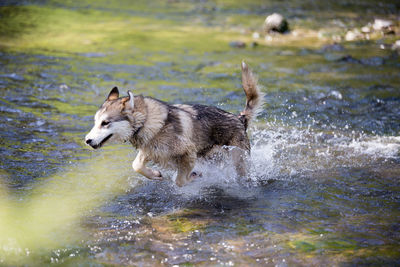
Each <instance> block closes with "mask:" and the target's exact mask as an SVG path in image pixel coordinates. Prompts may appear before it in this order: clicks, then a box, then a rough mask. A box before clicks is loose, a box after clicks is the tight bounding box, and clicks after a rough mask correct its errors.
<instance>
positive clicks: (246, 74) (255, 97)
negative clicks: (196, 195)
mask: <svg viewBox="0 0 400 267" xmlns="http://www.w3.org/2000/svg"><path fill="white" fill-rule="evenodd" d="M241 68H242V86H243V90H244V92H245V94H246V105H245V108H244V110H243V111H242V112H241V113H240V114H239V115H235V114H232V113H229V112H227V111H224V110H222V109H219V108H217V107H213V106H206V105H200V104H194V105H186V104H176V105H171V104H168V103H165V102H163V101H161V100H158V99H155V98H151V97H147V96H142V95H136V96H135V95H133V93H132V92H131V91H128V96H124V97H119V91H118V88H117V87H114V88H113V89H112V90H111V91H110V93H109V95H108V97H107V99H106V100H105V102H104V103H103V105H102V106H101V107H100V109H99V110H98V111H97V112H96V114H95V116H94V126H93V128H92V129H91V130H90V132H89V133H88V134H87V135H86V137H85V142H86V144H87V145H89V146H91V147H92V148H94V149H98V148H100V147H101V146H102V145H104V144H105V143H106V142H108V141H111V140H114V141H121V142H126V141H129V142H130V143H131V144H132V145H133V146H134V147H135V148H136V149H138V154H137V156H136V158H135V160H134V161H133V163H132V167H133V169H134V170H135V171H136V172H138V173H140V174H142V175H144V176H145V177H147V178H149V179H155V180H161V179H163V177H162V174H161V172H160V171H158V170H153V169H151V168H148V167H146V163H147V162H149V161H152V162H154V163H157V164H160V165H161V166H163V167H166V168H168V167H169V168H174V169H176V170H177V177H176V180H175V182H176V184H177V185H178V186H180V187H181V186H183V185H184V184H186V183H188V182H190V181H191V180H193V179H194V178H196V177H198V176H200V175H199V174H197V173H195V172H192V170H193V167H194V165H195V162H196V159H197V158H207V157H209V156H210V155H212V153H215V151H216V150H219V149H221V148H222V147H225V146H229V147H235V149H232V150H231V152H232V159H233V161H234V164H235V168H236V171H237V173H238V175H239V176H246V173H247V170H246V169H247V167H246V160H245V156H246V154H249V153H250V141H249V138H248V136H247V132H246V130H247V128H248V125H249V123H250V121H251V120H252V119H253V118H254V117H255V116H256V115H257V112H258V111H259V108H260V107H261V106H262V105H263V98H264V96H263V93H262V92H261V91H260V89H259V87H258V85H257V79H256V78H255V76H254V75H253V73H252V72H251V71H250V69H249V67H248V66H247V64H246V63H245V62H242V65H241Z"/></svg>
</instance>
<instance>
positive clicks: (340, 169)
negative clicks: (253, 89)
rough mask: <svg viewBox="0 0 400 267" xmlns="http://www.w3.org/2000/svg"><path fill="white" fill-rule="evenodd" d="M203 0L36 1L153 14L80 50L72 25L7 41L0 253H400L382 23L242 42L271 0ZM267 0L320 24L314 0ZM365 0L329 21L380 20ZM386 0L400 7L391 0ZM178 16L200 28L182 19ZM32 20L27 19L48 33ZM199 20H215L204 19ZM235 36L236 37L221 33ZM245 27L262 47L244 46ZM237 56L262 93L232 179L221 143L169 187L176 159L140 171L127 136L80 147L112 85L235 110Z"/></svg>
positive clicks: (133, 258) (31, 256) (202, 259)
mask: <svg viewBox="0 0 400 267" xmlns="http://www.w3.org/2000/svg"><path fill="white" fill-rule="evenodd" d="M87 2H88V1H87ZM233 2H234V1H233ZM339 2H340V1H339ZM88 3H89V2H88ZM202 3H203V2H202ZM212 3H213V2H212ZM212 3H210V2H204V3H203V4H198V5H195V4H194V3H190V4H188V6H186V4H184V3H181V4H182V5H184V6H183V7H182V6H180V5H178V6H177V8H178V9H177V10H173V9H171V7H168V5H166V6H164V4H161V6H157V7H155V6H151V5H150V7H148V6H147V7H146V8H143V7H142V5H145V4H143V3H142V2H140V4H138V7H131V6H130V5H128V4H127V3H125V2H123V4H121V5H122V6H119V5H117V4H115V3H112V2H111V4H110V3H108V2H107V1H105V2H103V1H100V2H98V3H97V4H96V3H91V2H90V3H89V4H87V5H86V2H84V3H82V4H81V5H79V6H78V7H77V8H78V9H77V11H76V10H75V7H71V5H72V4H71V3H67V4H63V3H62V2H57V1H55V2H54V3H53V2H51V1H49V2H46V1H45V2H42V1H39V2H36V4H35V5H37V6H38V7H35V8H37V9H38V10H39V11H40V10H41V8H47V6H50V7H51V8H56V9H57V10H62V11H55V12H64V10H68V12H77V13H79V12H80V13H82V14H83V15H84V16H86V15H87V17H89V18H90V16H94V15H96V17H98V16H99V14H103V13H104V14H106V15H107V16H109V13H113V14H115V16H116V17H118V16H120V17H121V21H124V19H127V20H128V21H127V22H121V21H119V20H118V21H117V22H116V23H117V24H118V23H127V25H128V26H130V27H133V28H134V27H136V26H135V24H133V22H132V21H129V19H128V18H126V16H136V17H139V18H146V19H148V20H146V21H145V22H141V23H142V24H139V25H138V26H137V29H135V30H134V32H133V33H132V34H133V35H135V34H137V33H140V34H142V35H141V36H139V37H138V36H136V35H135V36H132V37H131V39H129V38H128V39H127V41H126V42H128V43H125V39H118V38H117V37H115V36H114V37H115V38H116V39H115V46H118V47H113V46H112V43H113V41H112V40H111V41H110V40H106V41H107V42H110V44H111V45H109V44H108V43H107V45H105V46H104V47H100V48H99V47H97V46H96V45H94V44H93V45H92V44H91V43H90V44H89V45H87V46H85V47H84V48H82V49H80V48H79V47H78V48H76V47H75V46H74V45H75V44H74V43H73V41H71V47H72V48H70V47H69V48H63V47H61V46H59V44H58V43H51V42H52V41H51V40H50V41H46V42H49V44H47V45H48V46H46V45H44V44H43V43H40V42H44V41H42V40H39V41H35V40H33V41H32V43H29V45H26V44H25V43H22V44H20V43H17V48H11V49H10V47H8V48H7V45H6V46H4V45H3V46H4V48H2V49H1V50H0V51H1V52H0V87H1V90H0V114H1V116H0V125H1V129H2V130H1V131H0V140H1V141H0V156H1V161H0V176H1V186H2V188H3V189H4V190H3V191H2V194H1V195H0V200H1V203H0V204H2V207H3V211H1V212H0V218H2V222H1V223H0V233H1V234H2V236H3V237H2V238H0V242H1V247H2V248H0V249H1V253H0V260H1V261H0V262H1V263H2V264H6V265H8V264H17V265H19V264H37V265H41V264H50V263H53V264H68V265H77V264H81V265H94V266H97V265H99V266H100V265H107V264H110V265H135V266H159V265H202V266H210V265H228V266H258V265H268V266H269V265H271V266H293V265H300V266H310V265H315V266H320V265H323V264H327V265H341V266H342V265H344V266H347V265H352V266H353V265H379V266H382V265H388V266H390V265H391V266H393V265H399V264H400V252H399V251H400V234H399V233H400V180H399V178H400V164H399V163H400V154H399V151H400V135H399V130H400V71H399V70H400V63H399V58H398V54H397V52H395V51H392V50H391V49H382V43H384V42H386V41H387V40H386V39H384V38H383V37H382V38H379V39H375V40H371V41H365V40H364V41H356V42H343V43H342V44H340V45H335V46H332V45H329V43H332V42H331V41H326V40H325V39H323V40H322V41H321V40H320V39H318V37H315V36H312V37H310V38H309V37H307V36H308V35H307V36H306V37H307V38H309V39H307V40H306V41H304V40H302V39H303V38H302V37H293V36H292V35H289V36H284V37H282V38H284V41H283V42H281V41H280V40H279V38H280V37H276V36H274V37H273V39H275V40H272V41H268V40H267V41H266V40H264V39H263V38H261V39H257V40H251V32H252V31H253V30H254V29H257V28H256V26H254V25H255V22H254V21H255V19H256V18H258V19H260V21H261V22H262V21H263V19H264V17H263V14H264V13H267V11H269V10H270V6H269V5H268V4H265V5H264V6H263V8H262V10H257V8H256V5H255V4H254V5H253V6H250V7H249V8H246V7H241V6H240V5H239V6H236V5H235V4H232V6H230V5H229V4H227V5H228V7H225V8H224V6H222V7H221V3H219V4H218V3H216V4H212ZM340 3H343V6H341V8H343V9H345V10H347V9H346V5H345V4H344V3H345V2H340ZM11 4H13V3H11ZM175 4H176V3H175ZM178 4H179V2H178ZM35 5H33V6H35ZM123 5H125V7H126V10H125V8H124V6H123ZM173 5H174V3H172V6H173ZM271 5H272V8H271V10H273V11H278V10H280V8H282V9H283V10H284V12H286V14H287V15H288V16H289V18H290V19H292V21H294V22H295V29H296V27H297V29H298V32H300V34H301V33H302V31H301V30H302V29H303V28H306V29H315V28H318V26H319V25H318V23H317V22H318V19H319V16H320V14H319V13H318V11H320V9H319V8H321V10H323V9H322V8H323V7H320V6H318V5H317V4H316V6H314V5H312V3H311V2H310V3H308V2H307V5H311V7H314V9H312V10H311V11H310V10H308V9H307V7H308V6H307V5H306V4H304V5H305V6H302V4H299V3H297V2H296V1H293V4H292V9H290V8H288V9H284V7H283V6H282V4H280V2H272V3H271ZM330 5H331V7H332V8H335V7H336V5H334V4H332V3H331V4H330ZM353 5H355V7H354V6H353ZM373 6H374V2H373V1H372V2H371V3H370V2H368V4H365V5H361V7H362V8H365V9H366V10H369V11H370V13H368V12H367V14H369V15H368V16H366V17H365V18H359V17H358V18H359V19H358V20H357V19H354V16H353V15H348V16H347V15H346V14H343V13H341V11H342V9H339V8H338V9H334V10H336V12H337V13H336V14H331V16H328V17H326V18H325V21H323V23H325V24H323V26H326V27H328V26H332V25H334V26H332V27H338V28H339V29H340V28H341V27H343V26H340V25H341V24H340V23H343V24H346V25H350V26H351V27H356V26H357V25H359V24H360V25H361V24H362V23H365V22H366V21H370V20H371V19H372V18H373V13H371V9H372V10H373ZM361 7H360V6H357V4H355V3H353V4H351V5H350V4H349V6H348V8H349V10H351V11H352V12H354V14H358V15H359V16H361V15H360V14H359V13H357V12H356V11H354V8H356V9H357V8H361ZM25 8H26V9H27V10H28V11H26V12H28V13H29V12H31V11H29V10H30V9H29V8H31V6H30V5H27V6H25ZM152 8H154V10H152ZM179 8H181V9H182V10H185V11H182V10H181V9H179ZM187 8H188V10H189V11H187V10H186V9H187ZM381 8H382V10H383V11H382V13H389V14H390V13H391V12H392V13H393V12H398V9H396V6H394V5H391V4H390V3H389V4H386V5H385V4H382V6H381ZM92 9H94V10H97V11H96V12H100V13H99V14H97V13H96V14H92V13H91V11H88V10H92ZM161 9H165V10H161ZM38 10H36V9H35V10H34V11H32V12H33V13H35V12H39V11H38ZM71 10H72V11H71ZM82 10H83V11H82ZM143 10H144V11H143ZM3 11H4V10H3ZM40 12H47V11H43V10H42V11H40ZM65 12H67V11H65ZM85 12H88V13H87V14H86V13H85ZM101 12H103V13H101ZM141 12H143V13H141ZM313 12H315V13H313ZM360 12H361V11H360ZM126 13H127V14H128V15H126ZM261 13H262V14H261ZM361 13H362V12H361ZM18 14H19V13H18ZM29 14H31V13H29ZM56 14H59V13H56ZM74 14H75V13H74ZM85 14H86V15H85ZM352 14H353V13H352ZM59 15H60V16H66V15H65V14H63V13H60V14H59ZM106 15H104V16H106ZM346 16H347V17H346ZM34 18H35V17H34ZM246 19H248V20H249V21H250V22H243V20H244V21H245V20H246ZM105 20H106V19H105ZM360 20H361V22H360ZM187 21H189V22H192V23H194V24H195V25H196V28H194V29H191V28H185V27H183V28H179V27H180V26H181V24H182V23H184V22H187ZM338 21H339V22H340V23H339V22H338ZM61 22H63V20H61ZM153 22H154V23H155V24H154V25H156V26H154V27H153V26H152V25H153V24H151V23H153ZM88 23H89V22H88ZM164 23H165V25H164ZM338 24H339V26H337V25H338ZM68 25H72V26H71V31H75V32H77V31H78V30H77V29H75V28H74V24H73V23H72V22H71V24H68ZM118 25H119V24H118ZM98 26H99V25H97V24H96V27H98ZM114 26H115V25H114ZM119 26H120V25H119ZM125 26H126V25H125ZM186 26H187V25H186ZM41 27H42V28H40V29H41V30H38V33H40V34H45V33H43V26H41ZM49 27H50V26H49ZM210 27H211V28H212V27H217V28H218V31H217V32H207V31H208V30H209V29H210ZM307 27H308V28H307ZM321 27H322V26H321ZM89 28H90V27H89ZM100 28H101V27H100ZM50 29H51V28H50ZM51 30H53V31H55V30H54V29H51ZM164 30H165V31H167V32H168V34H165V35H163V31H164ZM32 31H34V30H32ZM91 31H95V32H96V33H97V32H99V34H100V32H101V30H100V29H99V28H93V29H91ZM225 31H226V33H225ZM20 34H21V35H22V33H20ZM106 34H110V33H106ZM106 34H105V35H106ZM55 36H56V37H55V38H60V37H59V36H57V35H55ZM77 36H80V37H81V38H84V37H82V36H83V35H77ZM210 36H211V39H212V40H211V41H208V40H207V39H204V38H210ZM214 36H216V37H214ZM249 36H250V37H249ZM306 37H305V38H306ZM10 38H15V37H10ZM140 38H142V39H140ZM146 38H154V39H155V41H152V40H147V39H146ZM285 38H286V39H285ZM291 38H294V39H291ZM296 38H297V39H296ZM313 38H315V39H313ZM237 39H243V40H245V42H247V47H246V48H244V49H240V48H235V47H230V46H229V42H230V41H234V40H237ZM143 40H145V41H143ZM146 40H147V41H146ZM248 40H251V41H248ZM28 41H29V40H28ZM28 41H27V40H25V41H24V42H28ZM253 41H257V42H258V46H255V47H250V43H251V42H253ZM297 41H298V42H297ZM93 42H96V41H93ZM136 42H137V43H136ZM155 42H156V43H155ZM208 42H209V43H208ZM285 42H286V43H285ZM198 43H201V45H199V44H198ZM18 45H19V47H20V48H18ZM3 46H2V47H3ZM63 46H66V47H67V46H68V45H67V44H63ZM43 47H45V48H43ZM46 47H51V48H48V49H46ZM242 59H245V60H246V61H247V62H248V64H249V65H250V66H251V68H252V69H253V71H254V72H255V73H257V74H258V77H259V83H260V85H261V86H262V88H263V89H262V90H263V91H264V92H265V94H266V96H265V102H266V104H265V107H264V109H263V110H262V112H261V114H260V116H259V118H258V119H257V121H256V122H254V123H253V124H252V126H251V128H250V130H249V136H250V137H251V142H252V152H251V156H250V157H251V166H250V173H251V175H250V180H249V181H246V182H238V181H237V179H236V177H235V172H234V168H233V166H232V163H231V162H230V160H229V158H228V157H225V156H224V155H221V157H222V158H223V159H224V160H223V161H222V162H221V161H218V162H199V163H198V164H197V165H196V167H195V170H199V171H201V172H202V173H203V176H202V177H201V178H198V179H197V180H195V181H194V182H192V183H190V184H188V185H186V186H184V187H182V188H178V187H176V186H175V185H174V182H173V179H174V176H175V173H174V172H172V171H168V170H166V171H165V174H166V175H165V177H166V179H165V180H164V181H149V180H146V179H145V178H143V177H141V176H140V175H138V174H136V173H134V172H133V170H132V169H131V162H132V160H133V159H134V157H135V155H136V151H135V150H134V149H133V148H131V147H130V146H129V145H127V144H122V145H121V144H110V145H108V146H105V147H104V148H102V149H101V150H99V151H97V150H96V151H92V150H90V149H89V148H88V147H86V146H85V145H84V142H83V139H84V136H85V134H86V133H87V132H88V131H89V130H90V128H91V127H92V124H93V115H94V113H95V111H96V110H97V108H98V107H99V106H100V105H101V103H102V101H104V99H105V96H106V95H107V93H108V92H109V90H110V89H111V88H112V87H113V86H114V85H117V86H119V88H120V90H121V91H122V92H125V91H126V90H128V89H130V90H133V91H134V93H135V94H143V95H148V96H152V97H155V98H159V99H161V100H164V101H168V102H170V103H202V104H208V105H215V106H218V107H220V108H223V109H225V110H228V111H230V112H234V113H238V112H240V111H241V110H242V109H243V107H244V101H245V99H244V93H243V91H242V89H241V85H240V62H241V60H242Z"/></svg>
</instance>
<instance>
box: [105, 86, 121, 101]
mask: <svg viewBox="0 0 400 267" xmlns="http://www.w3.org/2000/svg"><path fill="white" fill-rule="evenodd" d="M118 97H119V91H118V88H117V87H116V86H115V87H114V88H113V89H112V90H111V92H110V93H109V94H108V97H107V100H109V101H110V100H115V99H118Z"/></svg>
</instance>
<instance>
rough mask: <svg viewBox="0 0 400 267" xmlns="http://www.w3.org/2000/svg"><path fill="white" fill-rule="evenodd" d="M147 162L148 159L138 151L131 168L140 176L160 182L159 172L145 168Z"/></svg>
mask: <svg viewBox="0 0 400 267" xmlns="http://www.w3.org/2000/svg"><path fill="white" fill-rule="evenodd" d="M147 162H148V159H147V157H146V155H145V154H144V153H143V152H142V151H140V150H139V153H138V154H137V156H136V158H135V160H134V161H133V162H132V168H133V169H134V170H135V171H136V172H138V173H140V174H141V175H143V176H145V177H147V178H149V179H152V180H162V178H163V177H162V175H161V173H160V172H159V171H155V170H152V169H150V168H147V167H146V163H147Z"/></svg>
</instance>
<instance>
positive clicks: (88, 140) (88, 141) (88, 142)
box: [85, 139, 93, 145]
mask: <svg viewBox="0 0 400 267" xmlns="http://www.w3.org/2000/svg"><path fill="white" fill-rule="evenodd" d="M92 141H93V140H92V139H87V140H86V141H85V142H86V144H88V145H90V144H91V143H92Z"/></svg>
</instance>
